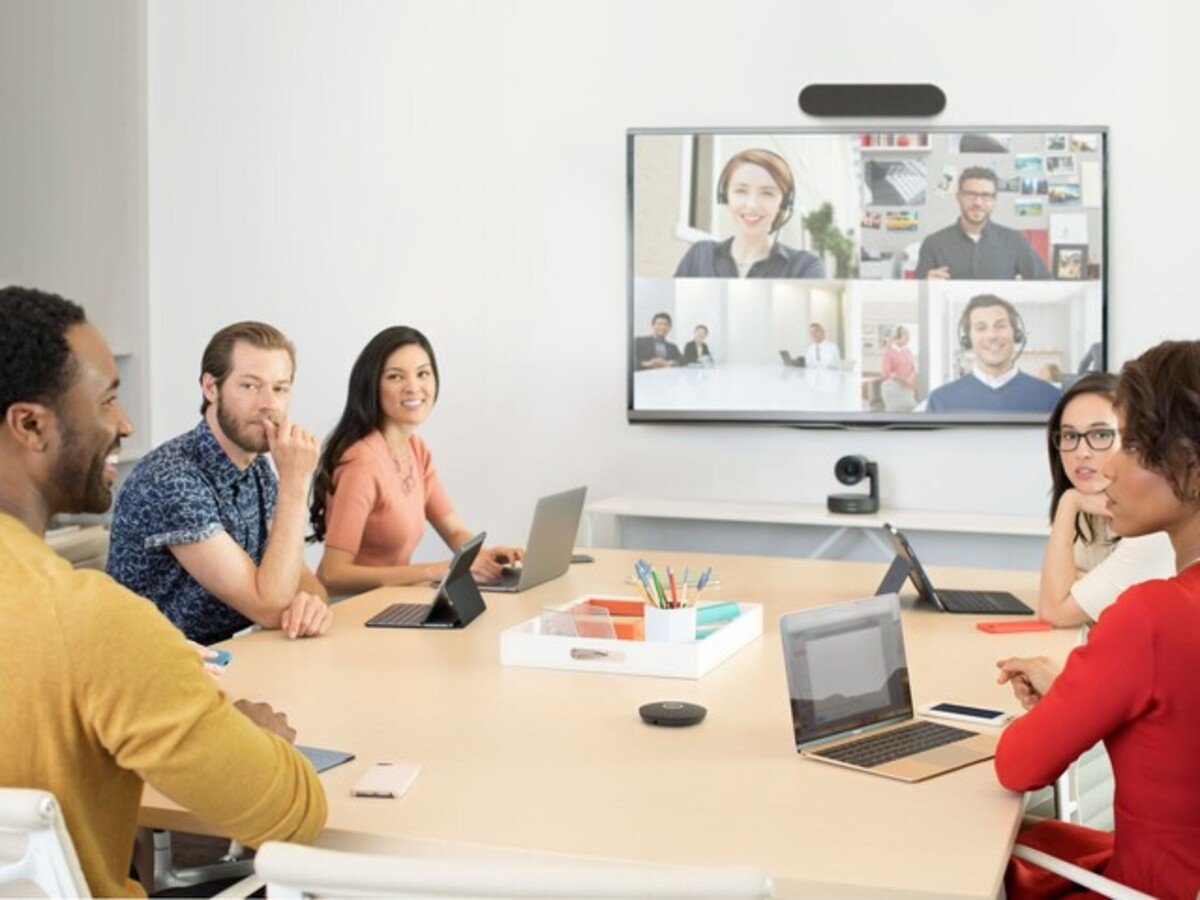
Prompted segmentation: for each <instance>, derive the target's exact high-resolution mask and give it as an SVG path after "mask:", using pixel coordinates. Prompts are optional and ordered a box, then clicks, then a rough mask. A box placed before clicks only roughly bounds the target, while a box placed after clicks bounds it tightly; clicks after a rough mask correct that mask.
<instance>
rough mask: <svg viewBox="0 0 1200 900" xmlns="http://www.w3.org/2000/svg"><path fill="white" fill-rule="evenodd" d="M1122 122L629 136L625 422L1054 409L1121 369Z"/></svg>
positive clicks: (969, 415)
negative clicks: (1113, 269) (1077, 389)
mask: <svg viewBox="0 0 1200 900" xmlns="http://www.w3.org/2000/svg"><path fill="white" fill-rule="evenodd" d="M1107 137H1108V136H1107V131H1106V129H1104V128H1102V127H1097V126H1086V127H1085V126H1076V127H1059V128H1036V129H1034V128H1015V127H1005V128H996V127H990V128H962V127H959V128H937V129H933V128H927V129H923V130H920V131H900V130H879V129H874V128H872V129H867V128H865V127H858V128H836V129H835V128H828V129H820V130H813V129H780V128H777V129H770V130H761V129H758V130H750V129H738V130H729V129H687V130H679V129H670V130H666V129H635V130H631V131H629V132H628V134H627V152H628V167H629V168H628V176H629V178H628V184H629V207H628V212H629V284H628V291H629V295H628V329H629V336H630V343H629V359H628V364H627V366H626V372H627V377H628V411H629V419H630V421H658V422H661V421H684V422H761V423H782V424H791V425H814V426H820V425H880V426H909V427H921V426H929V425H956V424H959V425H966V424H969V425H1003V424H1026V425H1029V424H1042V423H1044V422H1045V421H1046V418H1047V415H1048V414H1049V412H1050V410H1051V409H1052V408H1053V406H1054V404H1055V403H1056V402H1057V399H1058V397H1059V396H1060V395H1061V393H1062V389H1063V387H1064V386H1067V385H1070V384H1071V383H1072V382H1073V381H1074V380H1075V379H1077V378H1078V377H1080V375H1081V374H1083V373H1086V372H1090V371H1102V370H1104V369H1105V368H1106V365H1107V359H1106V355H1105V334H1106V330H1105V326H1106V321H1107V290H1106V285H1107V270H1108V263H1109V259H1108V252H1107V246H1108V242H1107V228H1108V224H1107V215H1106V210H1107V203H1106V189H1107V179H1106V163H1105V159H1106V149H1107Z"/></svg>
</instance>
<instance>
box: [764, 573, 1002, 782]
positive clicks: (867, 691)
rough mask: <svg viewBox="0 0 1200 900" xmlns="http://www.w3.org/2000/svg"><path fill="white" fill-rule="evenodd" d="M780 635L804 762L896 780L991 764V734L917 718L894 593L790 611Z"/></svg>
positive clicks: (794, 724) (993, 745)
mask: <svg viewBox="0 0 1200 900" xmlns="http://www.w3.org/2000/svg"><path fill="white" fill-rule="evenodd" d="M779 632H780V635H781V636H782V637H783V656H784V663H785V665H786V668H787V680H788V696H789V697H790V699H791V711H792V729H793V731H794V733H795V741H796V750H797V751H798V752H799V753H800V755H801V756H803V757H805V758H807V759H811V760H815V761H817V762H824V763H832V764H833V765H838V766H845V767H847V768H850V769H858V770H859V771H862V772H869V773H871V774H872V775H882V776H884V777H886V778H894V779H897V780H899V781H924V780H925V779H926V778H933V777H934V776H935V775H942V774H945V773H946V772H952V771H954V770H955V769H961V768H963V767H964V766H969V765H972V764H974V763H977V762H982V761H984V760H986V759H991V758H992V757H993V756H995V753H996V737H995V736H994V735H984V734H979V733H978V732H975V731H971V730H968V729H966V728H958V727H955V726H950V725H942V724H940V723H937V722H928V721H925V720H924V719H917V718H915V717H914V715H913V712H914V710H913V703H912V692H911V690H910V688H909V677H908V661H907V658H906V657H905V653H904V633H903V630H902V629H901V625H900V598H899V596H898V595H896V594H884V595H882V596H878V597H868V598H866V599H864V600H851V601H850V602H848V603H838V604H836V605H833V606H822V607H818V608H816V609H806V610H801V611H800V612H795V613H790V614H788V615H786V616H783V617H782V618H781V619H780V620H779Z"/></svg>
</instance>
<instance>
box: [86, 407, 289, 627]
mask: <svg viewBox="0 0 1200 900" xmlns="http://www.w3.org/2000/svg"><path fill="white" fill-rule="evenodd" d="M278 493H279V487H278V482H277V481H276V478H275V473H274V472H273V471H272V469H271V465H270V463H269V462H267V458H266V456H264V455H261V454H260V455H259V456H256V457H255V458H254V462H252V463H251V464H250V465H249V466H248V467H246V469H245V470H241V469H238V467H237V465H236V464H235V463H234V462H233V460H232V459H230V458H229V456H228V454H226V453H225V451H224V450H222V449H221V445H220V444H218V443H217V439H216V438H215V437H214V436H213V433H212V431H211V430H210V429H209V427H208V423H207V422H205V421H203V420H201V422H200V424H199V425H197V426H196V427H195V428H194V429H192V430H191V431H189V432H187V433H185V434H181V435H180V436H179V437H177V438H174V439H173V440H170V441H167V443H165V444H163V445H162V446H161V447H157V448H155V449H154V450H152V451H150V453H148V454H146V456H145V457H144V458H143V459H142V460H141V461H140V462H139V463H138V464H137V465H136V466H134V468H133V471H132V472H130V473H129V477H128V478H127V479H126V480H125V484H124V485H123V486H122V488H121V493H120V494H119V495H118V497H117V505H116V509H115V511H114V512H113V522H112V539H111V543H110V544H109V550H108V573H109V574H110V575H112V577H113V578H115V579H116V580H117V581H119V582H121V584H123V585H125V586H126V587H127V588H129V589H130V590H131V591H133V592H134V593H136V594H141V595H142V596H143V597H147V598H149V599H150V600H152V601H154V603H155V605H157V606H158V608H159V609H160V610H162V612H163V614H164V615H166V617H167V618H168V619H170V620H171V621H172V622H174V623H175V625H176V626H177V627H178V628H179V629H180V630H181V631H183V633H184V634H186V635H187V636H188V637H189V638H190V639H192V640H193V641H198V642H199V643H202V644H211V643H215V642H216V641H223V640H225V639H226V638H228V637H230V636H231V635H232V634H234V632H237V631H240V630H241V629H243V628H246V627H247V626H249V625H251V624H253V623H252V622H251V621H250V620H249V619H247V618H246V617H245V616H243V615H242V614H241V613H239V612H238V611H237V610H235V609H233V608H232V607H230V606H226V605H225V604H224V603H223V602H222V601H220V600H218V599H217V598H216V597H214V596H213V595H212V594H210V593H209V592H208V591H207V590H205V589H204V587H203V586H202V585H201V584H200V583H199V582H198V581H196V579H194V578H193V577H192V576H191V575H189V574H188V573H187V570H186V569H184V568H183V566H181V565H180V564H179V561H178V560H177V559H176V558H175V555H174V554H173V553H171V551H170V549H169V548H170V547H172V546H178V545H179V544H194V543H197V542H199V541H205V540H208V539H209V538H210V537H212V536H213V535H215V534H217V533H219V532H221V531H224V532H226V533H228V534H229V536H230V537H231V538H233V540H234V542H235V543H237V545H238V546H239V547H241V548H242V549H243V550H245V551H246V553H247V554H248V555H249V557H250V558H251V559H252V560H254V563H255V565H258V564H259V563H261V562H262V558H263V553H264V551H265V550H266V547H267V530H268V528H269V526H270V524H271V518H272V516H274V514H275V498H276V496H277V495H278Z"/></svg>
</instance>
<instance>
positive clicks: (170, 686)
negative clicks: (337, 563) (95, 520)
mask: <svg viewBox="0 0 1200 900" xmlns="http://www.w3.org/2000/svg"><path fill="white" fill-rule="evenodd" d="M144 781H145V782H149V783H150V784H152V785H154V786H155V787H156V788H158V790H160V791H161V792H162V793H163V794H165V795H166V796H168V797H170V798H172V799H173V800H175V801H176V802H177V803H179V804H180V805H182V806H185V807H187V808H188V809H191V810H192V811H193V812H195V813H196V814H197V815H198V816H199V817H200V818H201V819H203V820H204V821H206V822H209V823H211V824H212V826H213V827H214V828H215V829H216V830H217V831H219V832H220V833H222V834H226V835H229V836H230V837H232V838H235V839H237V840H239V841H241V842H242V843H245V844H249V845H251V846H257V845H258V844H260V843H262V842H263V841H268V840H278V841H300V842H308V841H311V840H312V838H313V837H315V836H316V834H317V833H318V832H319V831H320V830H321V827H322V826H323V825H324V824H325V813H326V807H325V793H324V790H323V789H322V787H321V783H320V781H319V780H318V779H317V776H316V773H315V772H313V769H312V766H311V765H309V763H308V762H307V760H305V759H304V757H302V756H301V755H300V754H299V753H297V752H296V751H295V750H294V749H293V748H292V747H291V746H289V745H288V743H287V742H286V741H284V740H282V739H281V738H279V737H277V736H275V735H272V734H269V733H268V732H266V731H264V730H262V729H261V728H259V727H257V726H256V725H254V724H253V723H251V722H250V720H249V719H247V718H246V717H245V716H243V715H242V714H241V713H239V712H238V711H237V710H236V709H234V708H233V706H232V705H231V704H230V702H229V699H228V698H227V697H226V696H225V695H224V694H222V693H221V692H220V691H219V690H218V689H217V686H216V684H215V683H214V681H213V679H212V678H211V677H209V676H208V675H207V674H205V672H204V671H203V669H202V668H201V664H200V660H199V657H198V656H197V655H196V652H195V650H193V649H192V648H191V647H189V646H188V645H187V643H186V642H185V641H184V638H183V635H182V634H181V633H180V632H179V631H178V630H176V629H175V627H174V626H173V625H171V623H170V622H168V621H167V620H166V619H165V618H164V617H163V616H162V615H161V614H160V613H159V612H158V610H157V609H155V607H154V605H153V604H152V603H150V602H149V601H148V600H145V599H143V598H141V597H138V596H137V595H136V594H132V593H130V592H129V591H127V590H126V589H125V588H123V587H121V586H120V585H118V584H117V583H116V582H115V581H113V580H112V579H111V578H109V577H108V576H107V575H105V574H103V573H101V572H95V571H82V570H81V571H76V570H74V569H72V568H71V566H70V565H69V564H68V563H67V562H66V561H65V560H63V559H60V558H59V557H58V556H57V555H56V554H55V553H54V552H53V551H52V550H50V548H49V547H47V546H46V544H45V542H44V541H42V540H41V539H40V538H39V537H37V536H36V535H35V534H33V533H32V532H30V531H29V530H28V529H27V528H26V527H25V526H24V525H23V524H21V523H20V522H19V521H17V520H16V519H14V518H12V517H11V516H7V515H4V514H0V787H29V788H40V789H43V790H48V791H52V792H53V793H54V794H55V796H56V797H57V798H58V800H59V803H60V804H61V806H62V808H63V812H64V815H65V817H66V823H67V828H68V830H69V831H70V833H71V839H72V840H73V841H74V843H75V850H76V852H77V853H78V854H79V861H80V864H81V865H82V867H83V872H84V875H85V876H86V877H87V881H88V885H89V886H90V887H91V890H92V893H93V894H95V895H97V896H111V895H118V894H141V893H142V891H141V888H140V886H139V885H138V884H137V882H136V881H132V880H130V879H129V877H128V872H129V863H130V857H131V854H132V849H133V834H134V828H135V826H136V822H137V811H138V803H139V802H140V799H141V795H142V783H143V782H144Z"/></svg>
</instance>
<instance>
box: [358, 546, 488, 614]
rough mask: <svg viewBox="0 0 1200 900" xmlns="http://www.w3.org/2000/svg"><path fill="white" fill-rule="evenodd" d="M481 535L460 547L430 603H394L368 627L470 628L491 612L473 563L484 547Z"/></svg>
mask: <svg viewBox="0 0 1200 900" xmlns="http://www.w3.org/2000/svg"><path fill="white" fill-rule="evenodd" d="M484 537H486V533H485V532H482V531H481V532H480V533H479V534H477V535H475V537H473V538H471V539H470V540H469V541H467V542H466V543H465V544H463V545H462V546H461V547H459V548H458V550H457V552H455V554H454V559H452V560H450V568H449V569H447V570H446V574H445V576H444V577H443V578H442V583H441V584H439V585H438V588H437V593H435V594H434V595H433V600H431V601H430V602H429V603H393V604H392V605H391V606H389V607H388V608H387V609H385V610H384V611H383V612H381V613H379V614H377V615H375V616H373V617H372V618H370V619H368V620H367V627H368V628H466V627H467V626H468V625H469V624H471V622H473V621H475V619H477V618H478V617H479V614H480V613H481V612H483V611H484V610H485V609H487V606H486V605H485V604H484V602H483V597H481V596H480V595H479V589H478V588H477V587H475V579H474V577H473V576H472V575H471V563H473V562H474V561H475V557H476V556H477V555H478V554H479V548H480V547H482V546H483V539H484Z"/></svg>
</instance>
